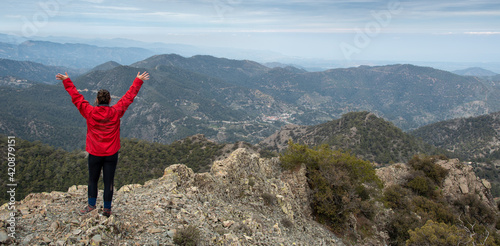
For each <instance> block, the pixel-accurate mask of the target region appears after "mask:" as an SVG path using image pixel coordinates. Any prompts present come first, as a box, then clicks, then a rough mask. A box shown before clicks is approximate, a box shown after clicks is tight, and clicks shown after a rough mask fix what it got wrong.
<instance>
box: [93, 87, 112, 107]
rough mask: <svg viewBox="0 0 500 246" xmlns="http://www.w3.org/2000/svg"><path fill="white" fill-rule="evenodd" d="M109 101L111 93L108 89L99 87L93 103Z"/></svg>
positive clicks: (106, 102) (107, 102)
mask: <svg viewBox="0 0 500 246" xmlns="http://www.w3.org/2000/svg"><path fill="white" fill-rule="evenodd" d="M110 102H111V95H110V94H109V91H108V90H105V89H100V90H99V91H98V92H97V98H96V99H95V104H96V105H99V104H109V103H110Z"/></svg>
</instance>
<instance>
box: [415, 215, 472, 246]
mask: <svg viewBox="0 0 500 246" xmlns="http://www.w3.org/2000/svg"><path fill="white" fill-rule="evenodd" d="M409 234H410V238H409V239H408V240H407V241H406V245H412V246H413V245H469V244H468V243H470V242H469V238H468V237H467V232H466V231H465V230H463V229H459V228H457V227H456V226H454V225H448V224H445V223H436V222H434V221H432V220H428V221H427V222H426V223H425V225H424V226H422V227H420V228H416V229H415V230H410V231H409Z"/></svg>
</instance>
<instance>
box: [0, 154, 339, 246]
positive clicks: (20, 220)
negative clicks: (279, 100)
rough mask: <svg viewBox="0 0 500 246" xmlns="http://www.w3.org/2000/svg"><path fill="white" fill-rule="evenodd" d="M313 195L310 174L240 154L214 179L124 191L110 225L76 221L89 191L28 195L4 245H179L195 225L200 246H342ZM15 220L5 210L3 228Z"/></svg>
mask: <svg viewBox="0 0 500 246" xmlns="http://www.w3.org/2000/svg"><path fill="white" fill-rule="evenodd" d="M138 171H139V170H138ZM118 175H119V174H118ZM309 194H310V190H309V187H308V184H307V180H306V177H305V167H302V168H301V169H300V170H299V171H294V172H284V171H282V170H281V168H280V167H279V163H278V159H276V158H274V159H263V158H260V157H259V156H258V154H255V153H250V152H249V151H247V150H246V149H237V150H236V151H234V152H233V153H232V154H231V155H230V156H229V157H228V158H226V159H224V160H221V161H216V162H214V164H213V166H212V168H211V170H210V172H206V173H194V172H193V171H192V170H191V169H189V168H187V167H186V166H185V165H181V164H177V165H172V166H169V167H167V168H166V169H165V172H164V175H163V177H161V178H159V179H154V180H150V181H148V182H146V183H145V184H144V185H140V184H130V185H125V186H123V187H121V188H120V190H118V191H117V192H115V197H114V202H113V215H111V216H110V217H109V218H107V217H104V216H101V215H100V213H99V212H100V211H98V210H101V209H98V210H97V209H96V210H94V211H93V212H91V213H89V214H86V215H83V216H80V215H79V214H78V210H79V209H82V208H83V207H84V206H85V205H86V201H87V187H86V186H73V187H71V188H69V189H68V191H67V192H56V191H54V192H51V193H38V194H30V195H29V196H27V197H26V198H25V199H24V200H22V201H19V202H17V203H16V211H15V212H16V222H17V224H16V239H15V241H14V240H12V239H10V238H7V239H5V240H6V241H5V242H7V243H15V244H18V245H42V244H46V245H89V244H90V245H101V244H102V245H173V237H174V235H175V233H176V231H178V230H182V229H183V228H185V227H187V226H190V225H192V226H195V227H196V228H198V230H199V231H200V239H201V240H200V245H342V242H341V241H340V239H338V238H337V237H335V236H334V234H332V233H331V232H330V231H328V230H327V229H326V228H325V227H324V226H322V225H320V224H318V223H317V222H316V221H314V220H313V217H312V216H311V209H310V205H309ZM99 196H102V191H100V192H99ZM101 204H102V200H101V197H99V198H98V206H101ZM10 212H12V211H9V210H8V209H7V206H6V205H4V206H2V207H1V209H0V222H1V223H2V225H1V226H2V227H1V228H5V227H6V226H5V224H4V223H6V222H5V221H6V220H7V218H8V217H9V213H10ZM4 232H5V231H4V229H0V234H2V235H3V234H4Z"/></svg>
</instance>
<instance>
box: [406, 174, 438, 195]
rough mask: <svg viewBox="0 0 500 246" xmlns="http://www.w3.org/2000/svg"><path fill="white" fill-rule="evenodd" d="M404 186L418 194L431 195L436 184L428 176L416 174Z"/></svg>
mask: <svg viewBox="0 0 500 246" xmlns="http://www.w3.org/2000/svg"><path fill="white" fill-rule="evenodd" d="M406 186H407V187H408V188H410V189H411V190H412V191H414V192H415V193H417V194H418V195H420V196H425V197H433V195H434V190H435V189H436V185H435V184H434V182H432V180H431V179H430V178H428V177H425V176H422V175H417V176H416V177H414V178H412V179H411V180H410V181H409V182H408V183H407V184H406Z"/></svg>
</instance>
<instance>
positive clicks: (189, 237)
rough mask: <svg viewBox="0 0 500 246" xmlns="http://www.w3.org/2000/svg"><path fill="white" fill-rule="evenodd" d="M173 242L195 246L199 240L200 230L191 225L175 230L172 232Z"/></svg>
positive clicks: (184, 245) (182, 245)
mask: <svg viewBox="0 0 500 246" xmlns="http://www.w3.org/2000/svg"><path fill="white" fill-rule="evenodd" d="M173 239H174V243H175V244H176V245H181V246H195V245H198V243H199V242H200V230H199V229H198V228H197V227H196V226H193V225H189V226H188V227H184V228H183V229H180V230H177V231H176V232H175V234H174V238H173Z"/></svg>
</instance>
